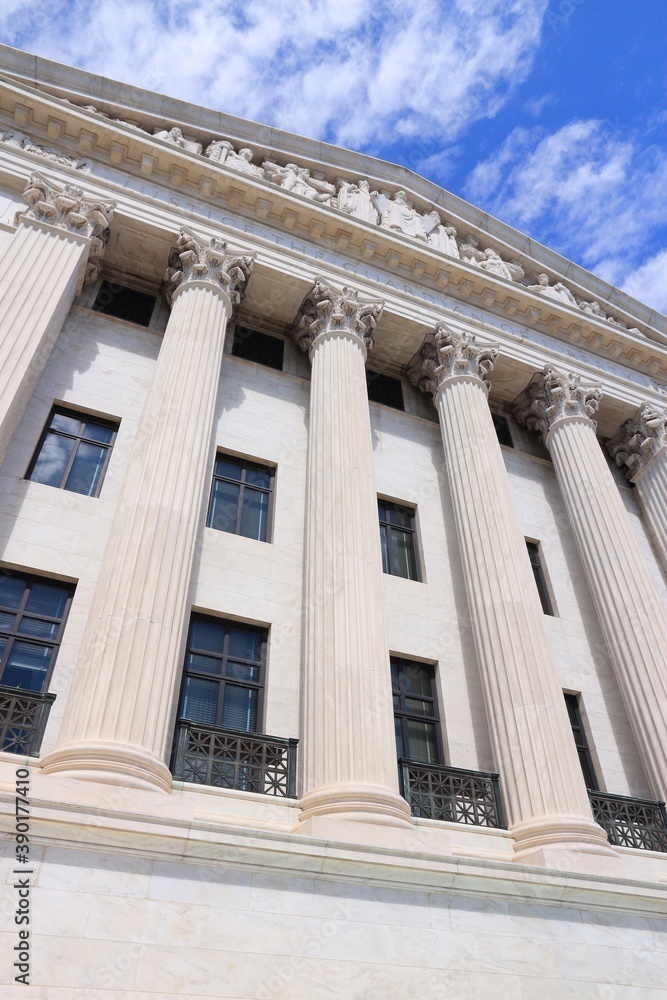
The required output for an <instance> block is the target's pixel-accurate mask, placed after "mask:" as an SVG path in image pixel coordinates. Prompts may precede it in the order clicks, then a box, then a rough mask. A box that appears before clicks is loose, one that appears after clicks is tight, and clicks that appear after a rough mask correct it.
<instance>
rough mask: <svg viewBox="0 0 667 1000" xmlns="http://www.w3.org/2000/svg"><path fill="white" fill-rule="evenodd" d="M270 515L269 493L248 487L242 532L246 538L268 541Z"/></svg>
mask: <svg viewBox="0 0 667 1000" xmlns="http://www.w3.org/2000/svg"><path fill="white" fill-rule="evenodd" d="M268 516H269V494H268V493H260V492H259V490H253V489H249V488H248V487H246V489H245V491H244V494H243V510H242V512H241V530H240V534H242V535H245V537H246V538H256V539H257V541H258V542H264V541H266V530H267V519H268Z"/></svg>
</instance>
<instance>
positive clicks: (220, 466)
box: [206, 455, 275, 542]
mask: <svg viewBox="0 0 667 1000" xmlns="http://www.w3.org/2000/svg"><path fill="white" fill-rule="evenodd" d="M274 472H275V469H271V468H270V467H269V466H266V465H256V464H255V463H254V462H246V461H245V459H242V458H233V457H232V456H231V455H218V457H217V458H216V460H215V468H214V470H213V487H212V489H211V502H210V503H209V507H208V518H207V520H206V525H207V527H209V528H216V529H217V530H218V531H230V532H231V533H232V534H233V535H244V536H245V537H246V538H256V539H257V541H259V542H268V541H270V537H269V535H270V529H269V521H270V517H271V499H272V496H273V478H274Z"/></svg>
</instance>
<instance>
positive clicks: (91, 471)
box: [65, 441, 107, 497]
mask: <svg viewBox="0 0 667 1000" xmlns="http://www.w3.org/2000/svg"><path fill="white" fill-rule="evenodd" d="M106 456H107V449H106V448H99V447H98V446H97V445H94V444H86V442H85V441H82V442H81V443H80V445H79V447H78V449H77V452H76V456H75V458H74V462H73V463H72V468H71V469H70V472H69V475H68V477H67V482H66V483H65V489H66V490H70V491H71V492H72V493H83V494H84V496H88V497H91V496H95V494H96V493H97V487H98V484H99V481H100V476H101V475H102V470H103V468H104V462H105V460H106Z"/></svg>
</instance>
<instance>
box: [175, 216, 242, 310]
mask: <svg viewBox="0 0 667 1000" xmlns="http://www.w3.org/2000/svg"><path fill="white" fill-rule="evenodd" d="M172 259H173V258H172ZM175 260H176V264H175V266H172V267H169V268H168V269H167V273H166V274H165V283H166V295H167V301H168V302H169V304H170V305H171V302H172V299H173V297H174V295H175V293H176V290H177V289H178V288H181V287H182V286H183V285H187V284H188V283H189V282H195V281H197V282H200V281H204V282H208V283H209V284H211V285H214V286H215V287H216V288H219V289H221V290H222V291H223V292H225V294H226V295H228V296H229V298H230V299H231V302H232V305H238V304H239V302H240V301H241V297H242V295H243V292H244V291H245V285H246V282H247V280H248V278H249V277H250V272H251V271H252V267H253V264H254V258H253V257H234V256H232V255H231V254H228V253H227V244H226V243H225V241H224V240H223V239H221V238H220V237H219V236H213V237H212V238H211V239H210V240H209V242H208V244H206V243H204V242H203V241H202V240H199V239H198V238H197V237H196V236H194V235H193V233H191V232H190V231H189V230H188V229H181V232H180V235H179V237H178V241H177V244H176V255H175Z"/></svg>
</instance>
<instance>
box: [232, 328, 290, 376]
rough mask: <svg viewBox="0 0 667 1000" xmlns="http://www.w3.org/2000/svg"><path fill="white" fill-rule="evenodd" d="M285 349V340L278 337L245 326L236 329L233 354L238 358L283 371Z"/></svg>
mask: <svg viewBox="0 0 667 1000" xmlns="http://www.w3.org/2000/svg"><path fill="white" fill-rule="evenodd" d="M284 350H285V342H284V341H283V340H280V339H279V338H278V337H269V336H268V335H267V334H266V333H259V332H258V331H257V330H249V329H248V328H247V327H245V326H237V327H236V330H235V331H234V343H233V346H232V354H233V355H234V356H235V357H237V358H245V359H246V361H256V362H257V363H258V364H260V365H266V366H267V367H268V368H275V369H277V370H278V371H282V367H283V353H284Z"/></svg>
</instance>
